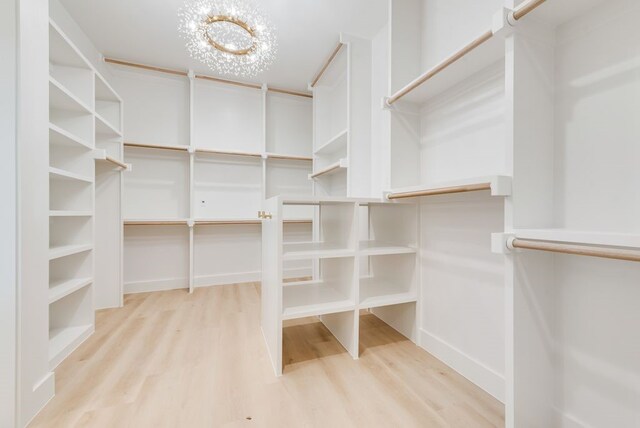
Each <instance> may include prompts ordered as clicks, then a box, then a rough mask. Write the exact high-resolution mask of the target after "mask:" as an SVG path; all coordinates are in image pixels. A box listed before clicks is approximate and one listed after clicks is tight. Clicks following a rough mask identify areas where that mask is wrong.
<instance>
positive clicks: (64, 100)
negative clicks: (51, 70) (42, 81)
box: [49, 76, 92, 115]
mask: <svg viewBox="0 0 640 428" xmlns="http://www.w3.org/2000/svg"><path fill="white" fill-rule="evenodd" d="M49 107H50V108H53V109H57V110H65V111H73V112H77V113H83V114H87V115H89V114H91V113H92V112H91V108H90V107H88V106H87V105H86V104H85V103H83V102H82V101H81V100H80V98H78V97H76V96H75V95H73V94H72V93H71V91H69V90H68V89H67V88H65V87H64V86H63V85H62V83H60V82H58V81H57V80H56V79H54V78H53V77H51V76H49Z"/></svg>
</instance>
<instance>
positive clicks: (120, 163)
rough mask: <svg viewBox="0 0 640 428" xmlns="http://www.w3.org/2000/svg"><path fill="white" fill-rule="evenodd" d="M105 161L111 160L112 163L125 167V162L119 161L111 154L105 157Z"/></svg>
mask: <svg viewBox="0 0 640 428" xmlns="http://www.w3.org/2000/svg"><path fill="white" fill-rule="evenodd" d="M105 160H106V161H107V162H111V163H112V164H114V165H117V166H119V167H120V168H123V169H127V164H126V163H124V162H120V161H119V160H118V159H115V158H112V157H111V156H107V157H105Z"/></svg>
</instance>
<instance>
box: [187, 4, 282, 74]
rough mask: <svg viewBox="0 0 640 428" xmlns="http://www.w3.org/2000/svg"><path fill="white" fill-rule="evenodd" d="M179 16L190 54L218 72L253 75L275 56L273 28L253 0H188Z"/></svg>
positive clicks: (264, 67) (268, 63)
mask: <svg viewBox="0 0 640 428" xmlns="http://www.w3.org/2000/svg"><path fill="white" fill-rule="evenodd" d="M178 16H179V25H178V30H179V31H180V33H181V34H182V36H183V37H184V38H185V39H186V41H187V42H186V44H187V50H188V51H189V54H190V55H191V56H192V57H193V58H195V59H197V60H199V61H202V62H203V63H205V64H206V65H207V66H209V68H211V69H212V70H214V71H216V72H218V73H220V74H225V75H233V76H242V77H252V76H255V75H257V74H259V73H261V72H263V71H264V70H266V69H267V68H268V67H269V66H270V65H271V63H272V62H273V60H274V59H275V53H276V50H277V41H276V36H275V28H274V27H273V25H272V24H271V22H270V21H269V20H268V19H267V18H266V17H265V15H264V14H263V13H262V12H261V11H260V9H259V8H258V7H257V6H256V5H254V4H249V3H245V2H243V1H241V0H187V1H186V3H185V4H184V6H183V7H182V9H181V10H180V12H179V13H178Z"/></svg>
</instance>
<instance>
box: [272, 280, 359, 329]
mask: <svg viewBox="0 0 640 428" xmlns="http://www.w3.org/2000/svg"><path fill="white" fill-rule="evenodd" d="M309 302H313V303H309ZM355 306H356V305H355V304H354V302H353V301H352V300H349V299H346V298H345V296H343V295H342V294H340V293H339V292H338V291H336V290H335V289H333V288H331V287H329V286H327V285H324V284H323V283H321V282H320V283H317V282H316V283H310V284H300V283H298V285H294V286H287V287H284V288H283V290H282V307H283V311H282V319H284V320H288V319H295V318H304V317H311V316H318V315H326V314H332V313H337V312H344V311H350V310H354V309H355Z"/></svg>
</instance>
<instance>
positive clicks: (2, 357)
mask: <svg viewBox="0 0 640 428" xmlns="http://www.w3.org/2000/svg"><path fill="white" fill-rule="evenodd" d="M17 4H18V3H17V2H16V1H6V2H2V3H1V4H0V40H1V41H2V43H1V44H0V54H1V55H2V58H3V61H2V62H0V93H2V94H4V96H3V97H2V98H1V99H0V141H1V142H2V147H3V153H2V157H0V194H2V195H3V204H2V207H1V208H0V236H2V239H0V284H1V285H0V379H2V381H1V382H0V426H3V427H5V426H6V427H12V426H15V425H16V416H17V407H16V406H17V401H16V392H17V390H16V385H17V383H16V382H17V301H18V300H17V298H18V296H17V263H16V244H17V242H16V225H17V217H16V215H17V199H16V198H17V195H16V185H17V182H16V178H17V173H16V169H17V151H16V150H17V147H16V145H17V134H16V101H17V94H16V87H17V68H16V66H17V65H16V61H17V52H16V49H17V10H16V5H17Z"/></svg>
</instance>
